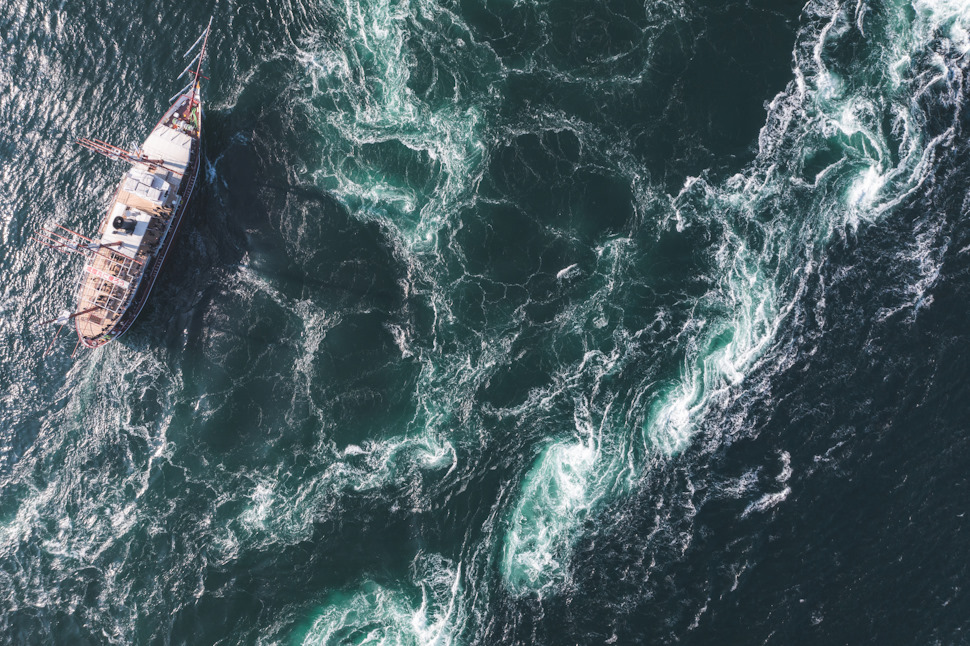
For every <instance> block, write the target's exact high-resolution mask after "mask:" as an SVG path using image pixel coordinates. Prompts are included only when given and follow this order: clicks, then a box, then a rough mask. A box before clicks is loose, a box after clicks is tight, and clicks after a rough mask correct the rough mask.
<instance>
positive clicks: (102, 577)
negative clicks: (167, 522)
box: [0, 344, 196, 643]
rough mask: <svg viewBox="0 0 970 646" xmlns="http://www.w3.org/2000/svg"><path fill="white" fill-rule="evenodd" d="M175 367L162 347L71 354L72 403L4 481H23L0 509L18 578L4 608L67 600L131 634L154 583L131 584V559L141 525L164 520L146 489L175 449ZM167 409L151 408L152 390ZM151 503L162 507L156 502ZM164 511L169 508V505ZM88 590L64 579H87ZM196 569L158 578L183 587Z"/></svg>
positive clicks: (100, 624)
mask: <svg viewBox="0 0 970 646" xmlns="http://www.w3.org/2000/svg"><path fill="white" fill-rule="evenodd" d="M179 382H180V376H179V375H178V374H177V373H173V372H172V371H171V370H170V369H169V368H168V366H167V365H166V363H165V362H164V361H162V360H160V359H159V358H158V357H157V356H155V355H153V354H151V353H149V352H147V351H144V350H141V349H139V350H132V349H129V348H127V347H125V346H123V345H117V344H112V345H110V346H108V347H107V348H105V349H103V350H100V351H99V352H98V354H95V355H94V356H92V357H89V358H88V359H87V361H85V362H83V363H79V364H75V367H74V368H73V369H72V370H71V372H70V373H69V375H68V377H67V379H66V381H65V384H64V386H63V387H62V388H61V390H60V392H59V393H58V395H57V398H56V399H57V400H58V401H63V402H64V403H65V406H64V408H63V409H60V410H59V412H58V413H55V414H53V415H51V416H50V417H49V418H47V419H45V420H44V421H43V423H42V428H41V430H40V432H39V434H38V436H37V438H36V439H35V441H34V444H33V446H32V447H31V448H30V449H29V450H28V451H26V452H25V454H24V455H23V456H22V457H21V459H20V460H19V461H18V462H17V464H16V465H14V467H13V469H12V470H11V472H10V474H9V475H8V476H6V477H5V478H3V480H2V482H0V487H2V488H3V489H4V491H7V492H22V493H19V494H17V495H19V496H20V497H19V499H18V500H17V501H16V511H15V512H14V513H13V514H12V515H11V516H9V517H6V518H4V519H3V520H2V521H0V558H2V559H3V561H4V563H6V564H7V565H9V566H10V567H9V568H8V569H7V571H6V574H7V576H8V577H9V582H10V583H11V584H12V586H13V589H15V590H16V591H17V592H16V595H15V598H11V599H8V605H7V610H8V611H15V610H18V609H19V608H22V607H36V608H60V609H70V612H72V613H77V616H78V618H79V621H83V622H84V623H85V624H86V625H87V626H89V627H90V630H91V631H92V634H101V635H103V636H104V637H105V639H107V640H108V641H111V642H115V643H122V642H128V641H131V639H132V637H131V634H130V630H131V629H132V627H133V626H135V625H136V624H137V620H138V616H139V614H140V611H139V608H146V607H152V605H151V598H150V597H151V593H148V594H146V593H145V591H144V590H143V589H142V590H135V589H134V588H136V587H137V583H136V579H133V573H136V572H140V571H141V570H139V569H138V568H134V569H132V567H131V564H130V563H127V562H126V559H127V558H128V556H129V548H128V545H129V544H130V542H131V541H132V540H133V534H134V533H136V532H148V533H152V532H156V531H157V532H163V531H167V530H165V529H163V527H162V525H163V524H164V520H163V519H161V518H159V517H158V516H157V515H156V514H154V513H152V511H149V509H151V508H150V507H146V505H151V504H153V503H149V502H146V499H147V498H148V496H146V495H145V494H146V493H147V492H148V491H149V489H150V488H152V487H154V486H157V481H153V480H152V477H151V476H152V474H153V473H154V472H156V471H157V469H158V465H159V464H160V463H161V462H163V461H165V460H167V459H168V458H169V457H170V455H171V451H172V448H171V445H170V441H169V440H168V439H167V437H166V436H167V432H168V429H169V424H170V422H171V419H172V413H171V410H172V407H173V406H174V403H173V402H170V401H167V400H166V397H167V395H166V394H165V393H172V392H178V391H180V390H181V385H180V383H179ZM146 401H147V402H151V403H152V404H157V405H158V406H159V408H160V410H157V411H155V409H154V408H153V409H152V410H153V411H154V412H152V413H147V412H145V411H144V409H143V405H144V403H145V402H146ZM154 511H159V510H158V509H157V508H156V509H155V510H154ZM161 511H162V512H164V511H166V510H165V509H164V505H163V509H162V510H161ZM91 577H94V580H93V582H94V583H95V586H94V587H95V588H96V589H97V590H98V591H97V594H96V596H95V597H93V598H88V599H83V598H82V597H81V596H80V594H81V593H79V592H78V590H77V589H76V587H74V586H65V585H63V583H64V582H65V581H72V580H78V581H81V580H89V579H91ZM195 584H196V581H195V579H194V577H187V578H186V577H185V576H184V572H180V573H172V574H171V575H163V578H162V579H160V580H159V582H158V585H159V586H160V587H163V588H165V589H167V590H168V591H169V592H170V593H172V594H181V593H182V592H185V590H186V589H188V588H189V587H191V586H194V585H195Z"/></svg>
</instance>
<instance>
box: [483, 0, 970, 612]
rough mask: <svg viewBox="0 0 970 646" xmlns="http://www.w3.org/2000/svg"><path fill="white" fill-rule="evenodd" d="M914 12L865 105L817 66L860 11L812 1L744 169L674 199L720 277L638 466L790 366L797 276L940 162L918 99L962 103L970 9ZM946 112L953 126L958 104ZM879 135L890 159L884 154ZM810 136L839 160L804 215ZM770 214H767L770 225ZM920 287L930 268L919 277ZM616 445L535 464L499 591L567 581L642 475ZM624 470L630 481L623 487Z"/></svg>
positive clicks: (559, 450)
mask: <svg viewBox="0 0 970 646" xmlns="http://www.w3.org/2000/svg"><path fill="white" fill-rule="evenodd" d="M859 6H861V5H859ZM916 8H917V16H916V19H915V21H914V22H913V23H912V24H904V25H901V27H900V29H901V33H900V34H899V36H900V38H899V41H898V42H897V41H894V42H891V43H888V44H887V45H886V50H887V51H886V52H884V55H883V56H882V57H881V58H880V59H879V61H880V62H879V64H878V65H879V66H880V67H878V68H877V69H875V70H859V73H860V74H866V75H867V78H881V79H887V80H888V82H889V83H888V85H886V86H885V87H880V88H878V89H879V91H880V93H879V94H878V95H875V94H874V92H873V89H872V88H870V87H866V86H865V83H862V82H859V81H856V80H854V79H850V78H842V77H840V75H839V73H837V72H835V71H834V70H833V69H830V67H829V64H828V61H827V59H826V57H827V53H826V52H827V51H829V50H828V49H827V45H828V44H830V43H834V42H835V41H838V40H839V39H840V38H842V37H844V36H846V35H848V34H850V33H851V31H852V30H853V29H856V28H857V29H859V30H862V28H863V25H864V22H865V15H864V12H863V11H859V12H857V15H856V20H855V21H852V20H849V19H848V18H849V15H850V13H851V9H849V8H847V7H846V6H843V5H841V4H837V3H834V2H822V3H819V4H818V5H810V6H809V10H810V12H811V13H813V14H815V15H817V16H824V17H823V18H822V19H821V24H820V25H818V26H817V27H816V29H817V31H816V32H815V34H814V36H812V37H814V38H815V41H814V44H813V45H812V47H811V54H810V59H809V60H804V59H801V58H800V54H799V51H800V50H799V48H798V47H796V70H795V79H794V81H793V83H792V84H791V85H790V86H789V88H788V89H787V90H786V92H784V93H782V94H780V95H779V96H777V97H776V98H775V100H774V101H773V102H772V103H771V105H770V107H769V114H768V120H767V123H766V125H765V127H764V128H763V129H762V131H761V134H760V136H759V154H758V157H757V159H756V160H755V162H754V164H752V166H751V168H749V169H748V171H747V172H746V173H743V174H741V175H738V176H735V177H732V178H730V179H729V180H728V181H727V182H725V183H724V185H723V186H721V187H709V186H707V185H706V184H705V183H704V182H703V180H699V179H697V178H691V179H690V180H688V182H687V183H686V184H685V186H684V189H683V190H682V191H681V192H680V194H679V195H678V196H676V198H673V199H672V200H671V202H672V212H673V213H672V216H671V217H670V221H671V222H672V223H674V224H675V226H676V228H677V230H678V231H680V230H683V229H684V228H686V227H689V226H692V222H693V223H694V226H704V225H705V224H707V223H709V222H713V221H719V222H721V223H723V224H724V229H725V231H726V233H725V240H724V243H723V244H722V246H721V248H720V250H719V251H718V253H717V254H716V258H717V265H718V271H720V272H721V274H722V275H723V279H722V280H720V281H719V282H718V284H717V285H716V287H715V288H714V289H713V290H712V291H710V292H709V293H708V294H706V295H705V296H704V298H703V299H701V301H700V302H699V303H698V304H697V306H696V308H695V312H696V314H695V316H694V318H692V320H691V321H690V322H688V324H687V325H686V326H685V328H684V330H683V331H682V332H681V334H680V340H681V347H682V348H683V349H685V358H684V361H683V364H682V369H681V372H680V375H679V376H678V377H677V378H675V379H673V380H672V381H670V382H668V383H667V384H666V385H665V386H662V387H659V388H658V387H656V386H655V385H654V384H652V383H651V384H647V385H646V388H647V389H648V390H647V392H648V393H650V394H649V395H645V396H644V397H646V398H647V401H650V403H649V404H648V409H649V412H648V413H647V415H646V420H645V422H644V423H643V432H642V437H643V444H644V447H645V449H646V453H647V455H651V456H655V457H661V458H669V457H671V456H674V455H676V454H678V453H679V452H681V451H683V450H684V448H685V447H686V446H688V445H689V443H690V442H691V440H692V439H693V437H694V436H695V435H696V433H697V432H698V429H699V428H700V426H701V422H702V420H704V419H705V418H706V417H707V416H708V414H709V412H710V411H711V410H712V409H714V408H716V407H718V406H720V405H723V404H725V403H726V402H727V401H728V400H730V399H732V398H734V397H736V396H737V395H738V394H739V387H740V385H741V384H742V383H744V382H745V380H746V379H747V378H748V376H749V375H750V374H751V373H752V372H753V371H754V370H755V369H756V368H758V367H759V366H760V367H763V368H764V369H765V370H768V371H769V372H770V371H771V370H772V369H773V368H774V367H778V366H783V365H787V362H788V359H786V357H785V356H783V354H784V353H783V352H782V351H781V349H780V348H779V353H778V356H773V353H772V348H774V347H775V346H776V345H777V344H778V343H779V331H780V330H781V328H782V326H783V325H784V324H785V321H786V319H787V317H788V316H789V315H790V314H791V312H792V311H793V310H794V309H795V308H796V307H797V306H798V304H799V303H800V301H801V300H802V299H803V298H804V295H805V292H806V289H807V284H808V283H807V281H808V277H809V276H810V275H811V274H812V272H813V271H815V267H817V266H818V263H819V262H820V261H821V260H823V258H821V257H819V254H821V253H823V252H824V250H825V247H826V245H827V244H828V242H829V241H830V240H831V239H832V237H833V236H835V235H838V232H839V231H841V230H842V229H843V227H846V226H849V227H851V228H856V227H858V226H859V224H860V223H862V222H876V221H877V220H878V219H879V218H880V217H883V216H885V214H886V213H888V212H889V211H891V209H893V208H894V207H895V206H897V205H899V204H900V203H902V201H903V200H905V199H907V198H908V197H909V196H911V195H913V194H914V193H915V192H916V191H917V190H919V189H920V187H921V186H923V184H924V183H925V182H926V181H927V178H928V177H930V174H931V172H932V170H933V167H934V163H935V156H936V151H937V150H938V149H940V148H941V147H943V146H946V145H947V143H948V142H949V141H950V139H951V138H952V136H953V132H955V127H956V126H955V125H954V126H953V127H951V128H950V129H947V130H945V131H943V132H942V133H937V134H930V133H929V129H928V127H927V117H926V115H924V114H923V108H922V107H921V105H920V101H922V100H924V99H923V98H921V97H923V95H924V94H926V93H929V92H931V91H932V92H938V91H939V90H940V89H946V88H949V87H950V86H948V85H946V84H947V83H951V82H952V83H953V84H954V85H955V86H956V87H957V90H956V91H958V92H959V93H960V96H962V91H963V90H962V75H960V76H956V75H954V74H953V73H952V72H951V71H950V70H951V69H953V68H952V67H951V65H955V64H956V62H954V61H952V57H953V56H954V55H955V54H956V55H959V56H962V52H964V51H966V50H965V49H964V48H965V47H968V46H970V43H968V42H967V40H966V33H967V29H966V27H967V24H968V23H970V5H967V4H966V3H964V2H949V1H938V2H918V3H916ZM941 31H943V32H946V33H948V34H950V36H951V38H950V41H949V43H950V46H951V48H952V49H953V50H955V52H952V51H951V52H950V53H949V54H947V58H946V59H944V58H943V57H942V56H939V55H933V54H931V56H930V59H929V60H930V65H929V68H928V69H924V71H923V72H921V73H919V74H916V75H914V74H913V72H912V71H911V70H910V69H909V67H910V66H911V65H912V60H913V59H915V55H916V54H922V53H923V52H925V51H926V50H927V49H930V48H932V47H933V42H934V39H936V38H937V36H938V35H939V34H940V33H941ZM808 35H810V32H803V33H802V34H801V35H800V37H801V38H802V39H804V38H805V37H806V36H808ZM948 61H951V62H948ZM850 81H852V82H850ZM951 89H952V88H951ZM944 100H945V101H948V100H949V99H945V98H944ZM953 101H954V103H953V105H954V106H955V108H954V111H953V112H954V117H953V118H954V124H955V123H956V119H958V118H959V115H960V109H959V105H960V101H957V100H953ZM884 112H885V113H888V114H890V115H891V116H892V117H893V130H892V132H885V131H884V128H883V125H882V120H883V114H884ZM891 138H892V139H894V140H895V142H896V144H897V146H896V148H897V149H898V154H896V155H894V154H892V153H891V152H890V150H891V141H890V139H891ZM820 140H822V141H827V144H828V145H829V146H836V145H837V146H839V147H840V152H841V154H842V159H841V160H838V161H835V162H833V163H830V164H829V165H828V166H826V168H825V169H824V170H822V171H821V172H819V173H817V174H816V175H815V176H814V177H813V178H812V186H813V188H814V195H813V197H812V200H813V204H812V205H811V206H810V207H809V208H808V209H807V210H806V207H805V205H804V204H800V203H798V202H796V201H795V198H794V197H793V195H794V191H796V190H797V191H801V190H803V188H802V187H803V186H804V182H803V181H802V180H801V179H800V178H798V177H793V168H795V167H796V165H795V164H793V162H792V159H793V158H795V159H797V155H801V154H803V152H804V153H809V152H811V151H812V150H813V147H814V146H816V145H817V144H818V142H819V141H820ZM802 158H803V159H804V157H802ZM833 188H834V189H835V190H832V189H833ZM698 205H700V206H698ZM796 212H800V213H801V215H798V214H797V213H796ZM766 214H771V216H772V217H771V218H770V219H768V221H767V222H766V221H765V220H766ZM752 229H753V230H755V231H756V232H757V235H755V236H754V240H755V241H756V243H755V244H753V245H752V244H750V243H749V242H747V241H748V239H749V237H750V236H749V231H751V230H752ZM932 275H933V274H932V271H930V272H927V276H929V278H928V280H932ZM920 291H921V290H920ZM638 399H640V397H638ZM598 414H599V415H601V416H602V417H601V418H600V421H599V422H598V425H599V427H600V428H610V427H613V426H614V425H615V424H611V423H610V422H608V420H607V415H606V413H605V412H603V411H600V412H599V413H598ZM627 417H629V416H627ZM633 417H634V419H635V418H636V416H635V415H634V416H633ZM615 426H619V425H615ZM626 437H629V435H628V434H625V433H622V432H619V433H616V434H615V436H614V438H613V439H612V440H606V439H604V438H603V437H602V436H598V437H597V441H596V443H594V444H590V443H589V442H588V441H580V440H577V441H561V442H556V443H553V444H552V445H550V446H548V447H546V448H545V449H544V450H543V451H542V452H541V453H540V455H539V456H538V457H537V458H536V460H535V461H534V463H533V465H532V467H531V469H530V470H529V472H528V473H527V474H526V476H525V478H524V479H523V482H522V484H521V486H520V492H519V497H518V499H517V502H516V503H515V505H514V506H513V507H512V509H511V510H510V513H509V529H508V531H507V534H506V538H505V545H504V552H503V569H502V572H503V575H504V581H505V583H506V585H507V586H508V587H509V589H510V590H512V591H513V592H515V593H517V594H524V593H536V592H538V593H539V594H545V593H546V592H547V591H548V590H550V589H557V588H558V586H560V585H562V584H563V583H565V582H566V581H568V579H569V571H568V561H569V558H570V552H571V547H572V545H573V544H574V542H575V541H576V540H577V536H578V534H579V533H580V532H581V531H582V530H581V527H582V526H583V522H582V521H583V520H585V519H586V518H589V517H590V516H592V515H593V514H595V513H596V511H597V509H598V508H600V507H602V505H603V504H605V502H606V501H609V500H611V499H612V498H613V497H614V496H615V495H617V494H619V493H622V492H623V491H625V490H626V488H625V487H624V483H625V482H632V481H634V480H635V477H636V476H638V475H640V474H642V469H644V468H645V466H646V465H645V464H644V463H642V462H638V463H633V462H630V460H629V456H630V455H631V454H632V453H633V451H632V450H631V447H630V446H628V445H626V444H625V440H624V439H623V438H626ZM783 461H784V468H783V470H782V474H781V475H780V476H779V479H778V481H779V482H780V483H787V482H788V480H789V477H790V467H789V465H788V457H787V454H785V455H784V456H783ZM626 469H629V470H630V471H632V476H633V477H630V472H626ZM621 472H626V473H627V476H628V477H626V478H623V477H620V473H621ZM790 492H791V489H790V487H789V486H787V484H786V486H785V487H784V489H783V490H782V491H780V492H775V493H769V494H765V495H764V496H762V497H761V498H760V499H759V500H757V501H755V502H753V503H751V505H749V506H748V508H747V509H746V510H745V511H744V514H743V515H744V516H747V515H749V514H751V513H754V512H762V511H766V510H768V509H771V508H773V507H774V506H776V505H778V504H780V503H781V502H783V501H785V500H786V499H787V498H788V496H789V494H790Z"/></svg>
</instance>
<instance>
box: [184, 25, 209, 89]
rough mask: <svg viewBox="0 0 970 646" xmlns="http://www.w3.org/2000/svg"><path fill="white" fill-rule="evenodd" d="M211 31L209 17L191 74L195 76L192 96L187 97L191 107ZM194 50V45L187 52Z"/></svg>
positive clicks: (197, 42)
mask: <svg viewBox="0 0 970 646" xmlns="http://www.w3.org/2000/svg"><path fill="white" fill-rule="evenodd" d="M211 29H212V18H211V17H210V18H209V24H208V25H206V27H205V33H204V34H202V49H200V50H199V56H198V59H199V60H198V62H197V63H196V65H195V72H193V74H194V76H195V82H194V83H193V84H192V94H191V95H190V96H189V105H192V104H193V103H194V102H195V94H196V92H198V91H199V76H201V75H202V61H203V60H204V59H205V47H206V45H208V44H209V31H210V30H211ZM195 44H196V45H198V44H199V41H196V42H195ZM194 48H195V45H192V47H191V48H189V51H190V52H191V51H192V49H194Z"/></svg>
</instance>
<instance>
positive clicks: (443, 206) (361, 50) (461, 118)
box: [297, 0, 485, 248]
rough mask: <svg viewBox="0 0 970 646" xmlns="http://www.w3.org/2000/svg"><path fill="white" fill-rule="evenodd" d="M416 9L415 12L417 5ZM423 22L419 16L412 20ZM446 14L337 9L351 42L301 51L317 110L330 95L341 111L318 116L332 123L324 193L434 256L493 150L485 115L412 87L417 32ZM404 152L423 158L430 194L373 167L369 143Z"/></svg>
mask: <svg viewBox="0 0 970 646" xmlns="http://www.w3.org/2000/svg"><path fill="white" fill-rule="evenodd" d="M416 5H417V6H416ZM416 10H417V11H418V14H414V13H413V12H414V11H416ZM443 13H447V14H448V15H447V19H448V20H447V21H446V22H448V23H451V24H458V23H460V18H459V17H458V16H457V15H455V14H452V13H451V12H449V11H448V10H447V9H445V8H443V7H441V6H439V5H437V4H435V3H433V2H430V1H421V2H418V3H412V2H405V1H400V0H366V1H364V2H351V1H350V0H347V1H346V2H345V3H344V4H343V5H342V6H341V7H340V10H339V15H338V20H339V21H340V23H341V29H340V30H339V33H340V34H342V35H343V40H342V41H340V42H339V43H337V44H336V45H334V44H331V43H329V42H328V43H320V42H307V43H305V44H304V45H302V46H301V49H300V50H299V51H298V54H297V55H298V59H299V60H300V61H301V62H302V63H303V64H304V66H305V68H306V71H307V74H308V75H309V77H310V80H311V83H312V93H313V96H312V97H311V99H310V101H311V105H312V104H313V101H314V99H315V98H316V97H319V96H321V95H324V96H326V97H327V100H328V104H329V102H330V101H332V102H334V103H336V105H337V106H338V108H337V109H322V110H320V109H317V108H311V109H312V110H313V111H314V113H316V114H318V115H319V118H320V120H321V121H322V122H323V123H325V124H326V126H327V127H326V128H324V131H325V132H326V134H327V136H326V140H325V141H324V146H325V151H324V155H323V157H322V159H321V165H320V166H319V167H318V168H317V169H315V171H314V173H313V174H314V177H315V180H316V182H317V184H318V185H320V186H321V187H322V188H324V189H326V190H328V191H331V192H332V193H333V194H334V195H335V196H336V197H337V198H338V199H339V200H340V201H341V202H343V203H344V205H345V206H347V207H348V209H349V210H350V211H351V213H353V214H355V215H356V216H358V217H362V218H368V219H375V220H378V221H380V222H381V223H382V224H384V225H386V226H388V227H389V228H390V229H391V230H392V231H394V232H395V233H396V234H397V235H398V236H399V237H400V239H401V240H402V241H403V242H404V244H405V246H406V247H420V248H426V247H428V246H429V245H430V244H431V243H432V242H433V240H434V236H435V233H436V231H437V230H438V228H440V226H441V223H442V221H443V220H444V219H445V218H447V217H448V214H449V213H453V212H454V210H455V207H456V205H458V204H459V203H460V202H461V200H462V199H464V198H467V197H468V196H471V195H472V194H473V193H474V190H475V188H476V186H477V183H478V180H479V178H480V176H481V173H482V162H483V160H484V151H485V147H484V145H483V143H482V142H481V140H480V138H479V129H480V128H479V121H480V119H481V116H480V114H479V109H478V108H476V107H475V106H473V105H471V104H470V103H467V102H465V101H463V100H462V98H461V96H460V93H459V92H457V91H456V93H455V94H456V97H455V99H454V100H453V101H451V102H449V103H445V104H438V105H432V104H431V103H429V102H428V101H426V100H425V99H424V98H422V97H421V96H418V95H417V94H415V92H414V91H413V90H412V89H411V88H410V87H409V85H408V83H409V81H410V76H411V69H412V66H413V65H414V64H415V62H416V60H415V56H414V54H413V53H412V52H411V51H410V48H409V46H408V41H409V38H411V37H413V36H414V29H415V24H420V23H423V21H425V20H428V21H430V22H431V23H434V21H435V18H436V16H438V15H439V14H443ZM387 143H392V144H399V145H400V146H403V147H405V148H407V149H409V150H411V151H415V152H416V153H420V154H423V155H424V157H423V158H420V157H419V161H418V162H417V163H419V164H422V165H424V166H426V171H427V172H428V173H429V174H430V175H431V176H432V180H431V182H432V186H430V187H420V186H416V185H415V184H414V183H413V182H410V181H408V180H409V178H406V177H389V176H388V175H387V168H386V166H385V163H384V162H383V160H379V159H368V156H367V154H365V152H364V151H365V148H366V147H367V146H368V145H369V144H387Z"/></svg>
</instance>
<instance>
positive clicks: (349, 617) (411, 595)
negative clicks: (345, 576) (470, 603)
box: [300, 554, 465, 646]
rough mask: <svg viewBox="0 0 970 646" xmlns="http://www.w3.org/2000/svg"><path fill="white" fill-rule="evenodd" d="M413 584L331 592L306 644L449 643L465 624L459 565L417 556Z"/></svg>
mask: <svg viewBox="0 0 970 646" xmlns="http://www.w3.org/2000/svg"><path fill="white" fill-rule="evenodd" d="M412 575H413V577H414V581H415V583H413V584H412V585H410V586H407V587H406V588H403V587H402V588H391V587H386V586H383V585H380V584H378V583H376V582H374V581H366V582H364V583H362V584H361V585H360V586H358V587H357V589H355V590H353V591H351V592H339V593H334V594H332V595H331V596H330V597H329V598H328V599H327V600H326V603H325V604H324V605H323V606H322V607H321V608H320V610H319V611H318V613H317V615H316V616H315V617H314V618H313V619H312V620H311V622H310V625H309V627H308V628H307V629H305V633H304V634H303V635H302V641H301V642H300V643H301V644H303V645H304V646H318V645H319V646H324V645H329V644H359V645H360V646H365V645H366V646H448V645H449V644H456V643H458V642H457V637H456V633H457V630H458V629H459V628H460V626H461V625H462V624H463V622H464V618H465V611H464V608H463V606H462V605H461V567H460V566H458V567H456V566H454V565H453V564H451V563H450V562H449V561H448V560H446V559H444V558H442V557H440V556H438V555H427V554H419V555H418V557H417V558H416V559H415V562H414V567H413V568H412Z"/></svg>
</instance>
